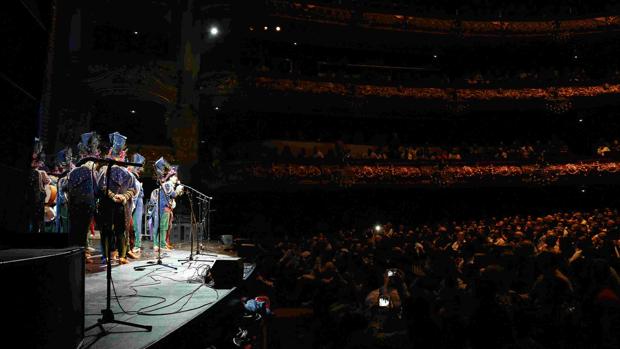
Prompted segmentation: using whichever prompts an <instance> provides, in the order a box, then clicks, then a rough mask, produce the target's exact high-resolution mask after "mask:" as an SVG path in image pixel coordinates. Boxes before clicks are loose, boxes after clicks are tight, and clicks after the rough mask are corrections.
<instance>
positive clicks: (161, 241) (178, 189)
mask: <svg viewBox="0 0 620 349" xmlns="http://www.w3.org/2000/svg"><path fill="white" fill-rule="evenodd" d="M155 172H156V173H157V177H158V179H159V183H160V188H158V189H155V190H157V194H155V200H157V202H155V203H154V204H155V206H157V209H156V211H157V217H158V218H157V220H158V222H157V223H156V224H154V225H155V226H156V227H157V228H156V230H155V231H154V233H155V234H154V235H153V241H154V243H153V250H154V251H155V252H157V251H159V249H160V248H162V249H170V247H171V246H170V245H169V244H166V241H170V228H171V219H172V210H173V209H174V206H175V205H176V203H175V201H174V198H175V197H177V196H178V195H180V194H181V193H182V191H183V186H182V185H177V184H180V183H179V182H178V178H177V176H176V168H173V167H172V166H170V164H168V162H167V161H166V160H165V159H164V158H163V157H161V158H159V160H157V161H156V162H155ZM151 196H153V195H151ZM152 199H153V198H152Z"/></svg>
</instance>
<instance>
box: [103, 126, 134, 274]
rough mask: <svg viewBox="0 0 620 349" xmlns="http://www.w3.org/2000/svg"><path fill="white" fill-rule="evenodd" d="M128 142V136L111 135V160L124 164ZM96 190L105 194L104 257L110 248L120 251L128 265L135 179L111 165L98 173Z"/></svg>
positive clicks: (124, 169) (127, 172)
mask: <svg viewBox="0 0 620 349" xmlns="http://www.w3.org/2000/svg"><path fill="white" fill-rule="evenodd" d="M126 140H127V137H125V136H123V135H121V134H120V133H118V132H114V133H112V134H110V142H111V143H112V148H111V149H110V152H109V154H108V157H110V158H112V159H114V160H118V161H123V160H124V156H125V155H124V154H125V151H124V149H123V148H124V146H125V142H126ZM108 172H109V173H108ZM97 188H98V190H99V191H100V192H101V193H102V197H101V200H100V203H99V210H98V212H97V223H99V226H100V227H101V235H102V236H101V241H102V244H103V251H104V256H108V255H109V254H108V252H109V251H108V248H111V249H113V250H114V249H119V257H120V261H121V263H127V260H126V259H125V257H126V255H127V246H128V243H127V232H128V231H129V226H130V225H131V200H132V199H133V197H134V196H135V193H136V189H135V181H134V177H133V175H132V174H131V173H129V171H128V170H127V169H126V168H124V167H121V166H117V165H112V166H111V167H110V169H109V171H108V166H107V165H106V166H103V167H102V168H101V169H100V170H99V174H98V178H97ZM108 242H109V244H108Z"/></svg>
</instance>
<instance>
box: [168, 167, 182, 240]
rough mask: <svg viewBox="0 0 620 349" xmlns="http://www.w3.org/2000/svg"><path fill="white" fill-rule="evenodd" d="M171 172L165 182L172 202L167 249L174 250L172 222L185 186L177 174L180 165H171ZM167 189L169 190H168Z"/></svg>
mask: <svg viewBox="0 0 620 349" xmlns="http://www.w3.org/2000/svg"><path fill="white" fill-rule="evenodd" d="M171 168H172V170H171V174H170V178H169V179H168V181H167V182H166V183H165V184H164V189H165V191H168V190H169V191H170V192H171V194H170V197H171V204H170V217H169V218H168V229H166V230H165V231H166V249H167V250H172V247H173V246H172V243H171V242H170V233H171V231H172V222H173V221H174V209H175V208H176V206H177V203H176V200H175V198H176V197H177V196H179V195H181V193H183V186H182V185H181V181H180V180H179V177H178V176H177V173H178V169H179V167H178V166H176V165H173V166H171ZM166 189H167V190H166Z"/></svg>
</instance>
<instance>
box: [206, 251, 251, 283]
mask: <svg viewBox="0 0 620 349" xmlns="http://www.w3.org/2000/svg"><path fill="white" fill-rule="evenodd" d="M210 275H211V279H212V280H213V281H214V283H215V284H214V286H213V287H214V288H218V289H229V288H233V287H235V286H239V285H240V284H241V281H243V261H242V260H241V259H240V258H230V259H218V260H216V261H215V263H213V266H212V267H211V271H210Z"/></svg>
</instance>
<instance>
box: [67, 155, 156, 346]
mask: <svg viewBox="0 0 620 349" xmlns="http://www.w3.org/2000/svg"><path fill="white" fill-rule="evenodd" d="M88 161H92V162H95V163H103V164H107V166H108V167H107V168H106V171H105V183H106V184H105V185H106V187H105V190H106V194H107V191H108V190H109V189H108V188H109V184H110V172H111V171H110V169H111V168H112V166H113V165H117V166H134V167H142V164H137V163H132V162H124V161H116V160H112V159H99V158H94V157H88V158H83V159H81V160H80V161H79V162H78V166H81V165H83V164H84V163H86V162H88ZM106 199H108V200H109V198H104V200H106ZM111 211H112V213H111V217H110V218H111V221H110V222H114V210H111ZM111 235H112V234H107V236H106V242H107V246H108V248H107V253H106V266H107V269H108V270H107V271H106V283H107V290H106V307H105V309H101V318H100V319H98V320H97V323H95V324H94V325H91V326H88V327H87V328H85V329H84V332H87V331H90V330H91V329H93V328H95V327H99V328H100V329H101V332H102V333H103V334H107V333H108V332H107V331H106V329H105V328H104V327H103V325H104V324H119V325H125V326H131V327H138V328H142V329H145V330H146V331H147V332H151V330H152V329H153V326H150V325H140V324H135V323H131V322H126V321H120V320H116V319H115V318H114V312H113V311H112V309H111V307H110V305H111V301H110V300H111V298H112V296H111V294H110V285H111V283H112V262H111V261H110V250H111V247H112V246H111V244H110V236H111Z"/></svg>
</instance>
